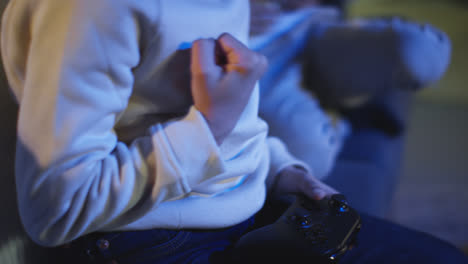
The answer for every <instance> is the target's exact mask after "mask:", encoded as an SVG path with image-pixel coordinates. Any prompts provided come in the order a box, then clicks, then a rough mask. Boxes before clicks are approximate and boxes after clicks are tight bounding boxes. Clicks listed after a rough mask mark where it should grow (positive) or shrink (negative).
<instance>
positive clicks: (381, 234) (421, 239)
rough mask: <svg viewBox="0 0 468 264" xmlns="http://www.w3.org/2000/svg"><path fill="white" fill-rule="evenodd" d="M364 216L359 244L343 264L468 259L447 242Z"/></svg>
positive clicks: (462, 262)
mask: <svg viewBox="0 0 468 264" xmlns="http://www.w3.org/2000/svg"><path fill="white" fill-rule="evenodd" d="M361 217H362V229H361V231H360V233H359V235H358V244H357V246H356V247H355V248H353V249H352V250H351V251H349V252H348V253H347V254H346V255H345V256H344V258H343V259H342V261H341V262H340V263H341V264H354V263H359V264H375V263H379V264H410V263H411V264H414V263H424V264H436V263H437V264H445V263H450V264H466V263H468V258H467V257H466V256H465V255H464V254H463V253H462V252H461V251H460V250H458V249H457V248H456V247H454V246H453V245H451V244H449V243H447V242H444V241H442V240H439V239H437V238H435V237H432V236H430V235H428V234H425V233H422V232H418V231H414V230H410V229H407V228H405V227H403V226H399V225H396V224H393V223H391V222H387V221H385V220H381V219H377V218H374V217H371V216H368V215H363V214H361Z"/></svg>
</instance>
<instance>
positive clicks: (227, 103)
mask: <svg viewBox="0 0 468 264" xmlns="http://www.w3.org/2000/svg"><path fill="white" fill-rule="evenodd" d="M191 60H192V61H191V74H192V80H191V91H192V97H193V101H194V105H195V107H196V108H197V109H198V110H199V111H200V112H201V113H202V114H203V116H204V117H205V119H206V121H207V122H208V125H209V127H210V129H211V131H212V133H213V135H214V137H215V139H216V142H217V143H218V144H221V143H222V142H223V140H224V138H225V137H226V136H227V135H228V134H229V133H230V132H231V131H232V129H233V128H234V126H235V125H236V123H237V121H238V120H239V118H240V116H241V114H242V112H243V110H244V108H245V106H246V105H247V102H248V101H249V99H250V95H251V94H252V90H253V89H254V87H255V84H256V82H257V81H258V80H259V79H260V77H261V76H262V75H263V73H264V72H265V70H266V68H267V64H268V63H267V59H266V58H265V56H263V55H261V54H259V53H256V52H254V51H251V50H249V49H248V48H247V47H246V46H245V45H244V44H242V43H241V42H240V41H238V40H237V39H235V38H234V37H232V36H231V35H229V34H227V33H225V34H223V35H221V36H220V37H219V38H218V39H217V40H215V39H199V40H196V41H195V42H194V43H193V46H192V54H191Z"/></svg>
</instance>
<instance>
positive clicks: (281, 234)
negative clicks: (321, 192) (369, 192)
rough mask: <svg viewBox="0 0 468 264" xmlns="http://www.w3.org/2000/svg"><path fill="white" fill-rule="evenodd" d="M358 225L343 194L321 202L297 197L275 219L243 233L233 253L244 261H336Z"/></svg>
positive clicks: (349, 244) (359, 226)
mask: <svg viewBox="0 0 468 264" xmlns="http://www.w3.org/2000/svg"><path fill="white" fill-rule="evenodd" d="M360 228H361V218H360V216H359V214H358V213H357V212H356V211H355V210H354V209H353V208H351V207H350V206H349V205H348V203H347V201H346V198H345V197H344V196H343V195H340V194H337V195H333V196H332V197H330V198H324V199H322V200H320V201H314V200H310V199H308V198H306V197H304V196H298V197H297V199H296V201H295V202H294V203H293V204H292V205H291V206H290V207H289V208H288V209H287V210H286V212H285V213H284V214H283V215H282V216H281V217H280V218H279V219H278V220H277V221H276V222H274V223H273V224H270V225H267V226H264V227H262V228H259V229H256V230H253V231H251V232H249V233H247V234H246V235H244V236H243V237H242V238H241V239H240V240H239V241H238V242H237V243H236V245H235V248H234V256H235V258H239V259H242V260H243V262H244V263H245V259H247V260H252V261H251V262H252V263H255V262H256V263H263V262H264V261H269V262H270V263H296V262H298V261H301V262H303V261H304V260H306V262H307V260H308V261H309V262H310V263H314V264H316V263H337V262H338V261H339V259H340V257H341V256H343V254H344V253H346V252H347V251H348V249H349V248H350V247H352V246H353V245H354V243H355V239H356V235H357V233H358V232H359V230H360ZM258 261H261V262H258ZM247 262H248V263H250V262H249V261H247Z"/></svg>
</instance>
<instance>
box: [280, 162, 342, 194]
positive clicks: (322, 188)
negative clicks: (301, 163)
mask: <svg viewBox="0 0 468 264" xmlns="http://www.w3.org/2000/svg"><path fill="white" fill-rule="evenodd" d="M277 177H278V178H277V179H276V183H275V186H274V187H273V192H274V193H275V194H299V193H302V194H304V195H305V196H307V197H309V198H311V199H314V200H321V199H323V198H324V197H328V196H331V195H333V194H337V193H338V191H336V190H335V189H333V188H332V187H330V186H328V185H326V184H325V183H323V182H321V181H320V180H318V179H317V178H315V177H314V176H313V175H312V174H310V173H309V172H307V171H306V170H304V169H303V168H300V167H295V166H288V167H286V168H284V169H283V170H282V171H281V172H280V173H279V175H278V176H277Z"/></svg>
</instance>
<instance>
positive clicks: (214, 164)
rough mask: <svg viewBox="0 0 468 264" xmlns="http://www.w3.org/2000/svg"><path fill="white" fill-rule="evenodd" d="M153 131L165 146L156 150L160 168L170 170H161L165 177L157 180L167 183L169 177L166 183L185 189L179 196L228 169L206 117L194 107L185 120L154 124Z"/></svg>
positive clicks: (159, 142) (154, 135)
mask: <svg viewBox="0 0 468 264" xmlns="http://www.w3.org/2000/svg"><path fill="white" fill-rule="evenodd" d="M158 132H162V133H158ZM152 134H153V140H155V141H158V142H155V144H156V145H160V146H162V147H161V148H160V149H159V150H156V151H157V152H159V153H156V155H157V156H159V157H157V158H156V159H157V160H158V163H159V164H157V168H158V170H167V172H166V173H165V171H161V173H158V175H160V176H161V178H163V179H158V181H160V182H161V183H162V184H164V183H163V182H164V180H166V184H175V185H176V186H178V187H177V188H182V189H179V192H182V193H180V195H183V194H187V193H190V192H191V191H192V190H193V189H194V188H195V187H196V186H197V185H200V184H201V183H203V182H204V181H206V180H207V179H210V178H212V177H215V176H216V175H219V174H221V173H223V172H224V171H225V168H224V163H223V160H222V158H221V154H220V149H219V146H218V144H217V143H216V140H215V138H214V136H213V135H212V133H211V130H210V128H209V127H208V124H207V122H206V120H205V118H204V117H203V115H202V114H201V113H200V112H199V111H198V110H197V109H196V108H195V107H194V106H192V107H191V108H190V110H189V112H188V114H187V115H186V116H185V117H184V118H183V119H179V120H176V121H170V122H167V123H164V124H157V125H155V126H153V127H152ZM162 159H164V161H162ZM164 175H167V176H166V177H168V179H164V177H165V176H164ZM171 175H172V176H171ZM174 178H175V179H174Z"/></svg>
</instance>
